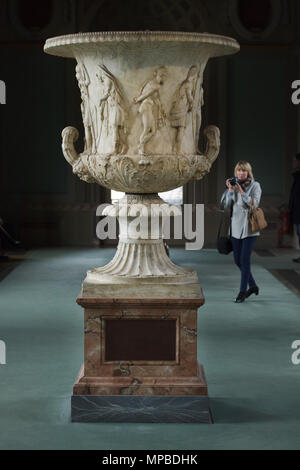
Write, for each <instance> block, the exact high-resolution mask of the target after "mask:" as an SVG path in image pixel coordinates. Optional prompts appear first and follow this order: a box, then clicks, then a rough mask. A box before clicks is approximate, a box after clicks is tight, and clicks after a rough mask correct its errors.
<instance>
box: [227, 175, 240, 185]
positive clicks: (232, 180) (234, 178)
mask: <svg viewBox="0 0 300 470" xmlns="http://www.w3.org/2000/svg"><path fill="white" fill-rule="evenodd" d="M239 182H240V180H239V179H238V178H236V177H235V176H234V177H233V178H230V180H229V183H230V184H231V186H235V185H236V183H239Z"/></svg>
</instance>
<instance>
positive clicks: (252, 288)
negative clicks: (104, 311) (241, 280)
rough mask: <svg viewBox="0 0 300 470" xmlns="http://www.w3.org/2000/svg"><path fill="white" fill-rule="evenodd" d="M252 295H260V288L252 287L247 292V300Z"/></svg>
mask: <svg viewBox="0 0 300 470" xmlns="http://www.w3.org/2000/svg"><path fill="white" fill-rule="evenodd" d="M252 294H255V295H258V294H259V288H258V287H257V286H255V287H250V288H249V289H248V290H247V292H246V299H247V298H248V297H250V295H252Z"/></svg>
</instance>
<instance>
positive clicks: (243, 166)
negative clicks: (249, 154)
mask: <svg viewBox="0 0 300 470" xmlns="http://www.w3.org/2000/svg"><path fill="white" fill-rule="evenodd" d="M239 168H240V169H241V170H243V171H247V172H248V178H251V179H252V180H253V179H254V176H253V172H252V166H251V165H250V163H248V162H245V161H243V160H241V161H240V162H238V163H237V164H236V165H235V169H234V176H236V173H237V171H238V169H239Z"/></svg>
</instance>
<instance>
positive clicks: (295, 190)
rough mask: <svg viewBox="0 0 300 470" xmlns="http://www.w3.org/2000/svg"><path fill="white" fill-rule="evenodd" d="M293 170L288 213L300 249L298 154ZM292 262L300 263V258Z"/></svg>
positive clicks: (299, 170) (299, 164)
mask: <svg viewBox="0 0 300 470" xmlns="http://www.w3.org/2000/svg"><path fill="white" fill-rule="evenodd" d="M293 169H294V171H293V177H294V183H293V186H292V189H291V194H290V201H289V211H290V214H291V219H292V223H293V224H295V225H296V231H297V235H298V238H299V247H300V153H298V154H297V155H295V157H294V161H293ZM293 261H294V263H300V258H295V259H293Z"/></svg>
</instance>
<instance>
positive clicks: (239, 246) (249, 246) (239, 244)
mask: <svg viewBox="0 0 300 470" xmlns="http://www.w3.org/2000/svg"><path fill="white" fill-rule="evenodd" d="M256 239H257V237H247V238H243V239H242V240H239V239H238V238H234V237H232V248H233V256H234V261H235V264H236V265H237V266H238V267H239V268H240V270H241V276H242V277H241V286H240V291H241V292H246V291H247V289H248V285H249V287H256V282H255V280H254V278H253V276H252V274H251V270H250V258H251V254H252V250H253V246H254V243H255V242H256Z"/></svg>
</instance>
